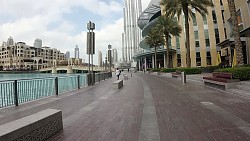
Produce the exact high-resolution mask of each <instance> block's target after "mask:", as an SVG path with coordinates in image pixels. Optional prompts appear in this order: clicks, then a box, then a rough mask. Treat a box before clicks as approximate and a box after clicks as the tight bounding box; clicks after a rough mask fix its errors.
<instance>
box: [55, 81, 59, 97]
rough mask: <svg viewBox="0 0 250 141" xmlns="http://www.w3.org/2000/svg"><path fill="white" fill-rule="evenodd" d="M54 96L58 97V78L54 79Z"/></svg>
mask: <svg viewBox="0 0 250 141" xmlns="http://www.w3.org/2000/svg"><path fill="white" fill-rule="evenodd" d="M55 95H58V77H56V78H55Z"/></svg>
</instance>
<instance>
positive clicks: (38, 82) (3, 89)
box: [0, 73, 112, 108]
mask: <svg viewBox="0 0 250 141" xmlns="http://www.w3.org/2000/svg"><path fill="white" fill-rule="evenodd" d="M88 77H89V75H86V74H85V75H71V76H58V77H45V78H32V79H18V80H5V81H0V108H3V107H8V106H14V105H15V106H18V105H19V104H21V103H25V102H29V101H33V100H37V99H41V98H45V97H49V96H53V95H59V94H62V93H65V92H68V91H72V90H76V89H80V88H83V87H86V86H88V85H89V83H88V80H89V79H88ZM110 77H112V74H111V73H96V74H95V82H94V83H97V82H100V81H102V80H105V79H107V78H110Z"/></svg>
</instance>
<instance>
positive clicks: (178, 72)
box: [171, 70, 181, 77]
mask: <svg viewBox="0 0 250 141" xmlns="http://www.w3.org/2000/svg"><path fill="white" fill-rule="evenodd" d="M171 74H172V77H178V76H179V75H181V71H179V70H177V71H175V72H172V73H171Z"/></svg>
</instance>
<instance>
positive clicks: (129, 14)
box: [122, 0, 142, 63]
mask: <svg viewBox="0 0 250 141" xmlns="http://www.w3.org/2000/svg"><path fill="white" fill-rule="evenodd" d="M123 12H124V13H123V15H124V33H123V34H122V56H123V61H125V62H127V63H129V62H131V61H132V60H133V56H134V55H135V54H136V52H137V51H139V50H140V48H139V42H140V41H141V30H140V28H139V27H138V24H137V21H138V17H139V16H140V14H141V13H142V5H141V0H125V7H124V8H123Z"/></svg>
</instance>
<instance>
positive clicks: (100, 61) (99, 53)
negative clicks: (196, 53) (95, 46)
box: [98, 51, 102, 67]
mask: <svg viewBox="0 0 250 141" xmlns="http://www.w3.org/2000/svg"><path fill="white" fill-rule="evenodd" d="M98 66H99V67H101V66H102V52H101V51H98Z"/></svg>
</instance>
